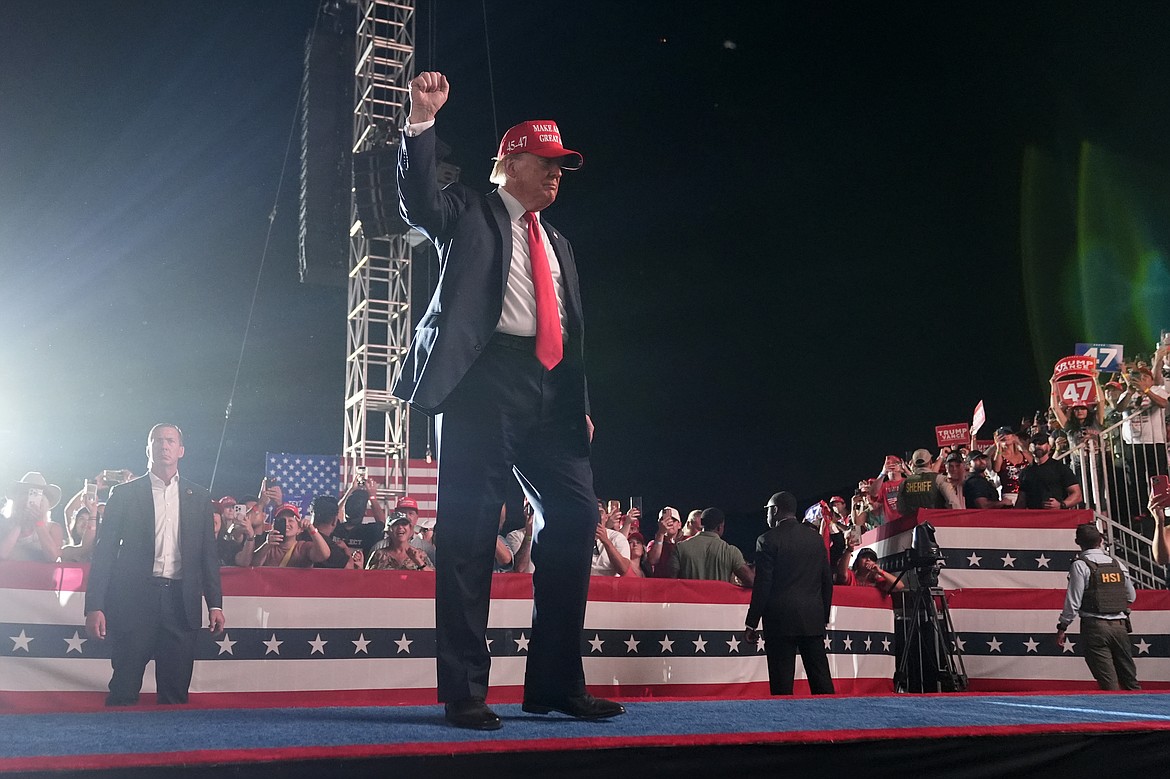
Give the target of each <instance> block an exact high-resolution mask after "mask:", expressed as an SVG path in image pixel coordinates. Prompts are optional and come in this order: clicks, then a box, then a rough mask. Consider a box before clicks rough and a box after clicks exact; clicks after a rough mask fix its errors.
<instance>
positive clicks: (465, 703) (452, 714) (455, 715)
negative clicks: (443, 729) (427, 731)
mask: <svg viewBox="0 0 1170 779" xmlns="http://www.w3.org/2000/svg"><path fill="white" fill-rule="evenodd" d="M443 708H444V714H443V716H444V717H446V718H447V721H448V722H450V723H451V724H452V725H454V726H455V727H457V728H467V729H468V730H499V729H500V728H502V727H503V726H504V725H503V723H502V722H500V718H499V717H498V716H497V715H496V713H495V712H494V711H492V710H491V709H489V708H488V705H487V704H486V703H484V702H483V698H464V699H463V700H461V701H453V702H451V703H447V704H445V705H444V707H443Z"/></svg>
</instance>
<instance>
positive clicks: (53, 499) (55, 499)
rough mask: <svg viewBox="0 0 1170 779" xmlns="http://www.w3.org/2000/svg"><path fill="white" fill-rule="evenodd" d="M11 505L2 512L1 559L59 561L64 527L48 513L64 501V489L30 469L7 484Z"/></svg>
mask: <svg viewBox="0 0 1170 779" xmlns="http://www.w3.org/2000/svg"><path fill="white" fill-rule="evenodd" d="M7 495H8V505H7V506H4V507H3V508H4V511H3V512H0V560H35V561H39V562H45V563H52V562H56V560H57V558H58V557H60V555H61V547H62V546H63V545H64V542H65V529H64V528H63V527H61V525H59V524H57V523H56V522H54V521H53V519H52V517H51V516H50V515H49V512H50V511H51V510H52V509H53V507H54V506H56V505H57V504H58V503H60V502H61V488H60V487H58V486H57V485H56V484H48V483H47V482H46V481H45V477H44V476H42V475H41V474H39V473H37V472H36V471H30V472H29V473H26V474H25V475H24V478H22V479H21V480H20V481H18V482H14V483H13V484H11V485H10V486H9V487H8V490H7Z"/></svg>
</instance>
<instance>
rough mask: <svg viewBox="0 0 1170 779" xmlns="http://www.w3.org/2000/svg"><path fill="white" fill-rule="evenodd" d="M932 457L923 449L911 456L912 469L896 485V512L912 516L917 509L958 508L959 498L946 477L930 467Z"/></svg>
mask: <svg viewBox="0 0 1170 779" xmlns="http://www.w3.org/2000/svg"><path fill="white" fill-rule="evenodd" d="M933 459H934V458H933V457H932V456H931V454H930V452H928V451H927V450H925V449H918V450H916V451H915V452H914V454H913V455H912V456H911V466H912V467H913V470H912V471H911V472H910V475H909V476H907V477H906V478H905V479H904V480H903V481H902V483H901V484H899V485H898V513H899V514H901V515H902V516H904V517H905V516H914V515H916V514H917V513H918V509H945V508H953V509H957V508H959V498H958V496H957V495H956V494H955V490H954V488H953V487H952V486H951V484H950V482H948V481H947V477H946V476H943V475H942V474H941V473H937V472H935V471H934V470H933V469H931V467H930V464H931V462H932V460H933Z"/></svg>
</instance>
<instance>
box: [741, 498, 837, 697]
mask: <svg viewBox="0 0 1170 779" xmlns="http://www.w3.org/2000/svg"><path fill="white" fill-rule="evenodd" d="M766 510H767V512H768V526H769V527H770V528H771V530H769V531H768V532H766V533H764V534H763V535H762V536H760V537H759V539H757V541H756V582H755V586H754V587H753V588H752V600H751V605H750V606H749V607H748V613H747V632H746V635H747V640H748V641H749V642H751V643H755V642H756V641H757V640H758V639H759V633H758V631H757V629H756V628H757V626H758V625H759V624H760V617H763V619H764V651H765V652H766V653H767V656H768V682H769V686H770V688H771V692H772V694H773V695H791V694H792V686H793V680H794V678H795V676H796V654H797V652H799V653H800V659H801V660H802V661H803V662H804V671H805V674H806V675H807V676H808V686H809V689H810V690H811V691H812V693H813V695H832V694H833V692H834V690H833V677H832V676H831V675H830V674H829V659H828V656H827V654H826V652H825V625H826V624H828V622H829V616H830V609H831V608H832V605H833V572H832V570H831V569H830V568H829V558H828V555H827V554H826V553H825V543H824V540H823V539H822V538H821V534H820V533H818V532H817V531H816V529H815V528H814V527H813V526H812V525H808V524H805V523H804V522H801V521H800V520H798V519H797V518H796V498H795V497H794V496H793V495H792V494H791V493H788V492H777V493H776V494H775V495H773V496H772V498H771V499H770V500H769V501H768V505H767V508H766Z"/></svg>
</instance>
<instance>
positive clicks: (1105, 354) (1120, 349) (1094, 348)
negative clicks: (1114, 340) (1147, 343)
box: [1076, 344, 1125, 371]
mask: <svg viewBox="0 0 1170 779" xmlns="http://www.w3.org/2000/svg"><path fill="white" fill-rule="evenodd" d="M1076 353H1077V354H1078V355H1083V356H1085V357H1092V358H1093V359H1094V360H1096V361H1097V370H1099V371H1119V370H1121V362H1122V360H1124V359H1125V347H1124V346H1123V345H1122V344H1077V348H1076Z"/></svg>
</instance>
